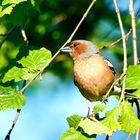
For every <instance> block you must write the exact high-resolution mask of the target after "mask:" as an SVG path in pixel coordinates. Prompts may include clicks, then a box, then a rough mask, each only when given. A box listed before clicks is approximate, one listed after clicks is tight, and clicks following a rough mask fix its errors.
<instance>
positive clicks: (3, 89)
mask: <svg viewBox="0 0 140 140" xmlns="http://www.w3.org/2000/svg"><path fill="white" fill-rule="evenodd" d="M12 92H13V89H12V87H10V86H9V87H4V86H0V94H9V93H12Z"/></svg>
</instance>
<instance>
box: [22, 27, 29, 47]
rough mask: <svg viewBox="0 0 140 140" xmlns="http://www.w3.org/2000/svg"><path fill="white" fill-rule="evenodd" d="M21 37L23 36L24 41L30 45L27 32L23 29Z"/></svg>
mask: <svg viewBox="0 0 140 140" xmlns="http://www.w3.org/2000/svg"><path fill="white" fill-rule="evenodd" d="M21 35H22V37H23V39H24V41H25V42H26V43H27V44H28V43H29V41H28V39H27V36H26V33H25V30H24V29H23V28H22V29H21Z"/></svg>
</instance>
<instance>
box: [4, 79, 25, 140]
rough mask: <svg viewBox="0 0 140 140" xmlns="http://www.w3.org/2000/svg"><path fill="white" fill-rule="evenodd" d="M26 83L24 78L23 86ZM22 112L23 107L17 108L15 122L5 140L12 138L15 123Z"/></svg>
mask: <svg viewBox="0 0 140 140" xmlns="http://www.w3.org/2000/svg"><path fill="white" fill-rule="evenodd" d="M25 84H26V81H25V80H24V81H23V85H22V87H24V86H25ZM20 112H21V109H17V112H16V115H15V117H14V120H13V124H12V126H11V128H10V130H9V131H8V133H7V135H6V137H5V139H4V140H10V135H11V133H12V131H13V129H14V127H15V125H16V122H17V121H18V118H19V116H20Z"/></svg>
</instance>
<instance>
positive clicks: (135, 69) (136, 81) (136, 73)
mask: <svg viewBox="0 0 140 140" xmlns="http://www.w3.org/2000/svg"><path fill="white" fill-rule="evenodd" d="M126 87H128V88H140V65H137V66H129V67H128V69H127V73H126Z"/></svg>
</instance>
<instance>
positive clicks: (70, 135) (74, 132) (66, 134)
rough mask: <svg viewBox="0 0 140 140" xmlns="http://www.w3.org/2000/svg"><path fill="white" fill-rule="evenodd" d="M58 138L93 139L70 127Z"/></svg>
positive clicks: (65, 139)
mask: <svg viewBox="0 0 140 140" xmlns="http://www.w3.org/2000/svg"><path fill="white" fill-rule="evenodd" d="M60 140H93V139H91V138H88V137H86V136H84V135H83V134H82V133H81V132H79V131H77V130H76V129H75V128H73V127H71V128H69V129H68V130H67V131H66V132H64V133H63V135H62V136H61V137H60Z"/></svg>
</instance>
